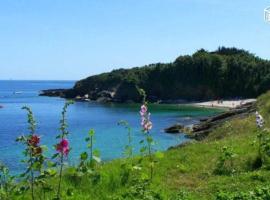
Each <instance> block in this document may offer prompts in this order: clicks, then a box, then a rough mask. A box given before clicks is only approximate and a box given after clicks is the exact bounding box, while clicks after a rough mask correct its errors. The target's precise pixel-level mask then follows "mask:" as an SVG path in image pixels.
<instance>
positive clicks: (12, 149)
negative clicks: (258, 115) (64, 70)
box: [0, 81, 219, 173]
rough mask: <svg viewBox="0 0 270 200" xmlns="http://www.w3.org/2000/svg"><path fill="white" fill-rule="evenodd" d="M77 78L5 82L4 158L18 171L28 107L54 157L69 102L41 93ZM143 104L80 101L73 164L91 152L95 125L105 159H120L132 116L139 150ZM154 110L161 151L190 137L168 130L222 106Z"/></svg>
mask: <svg viewBox="0 0 270 200" xmlns="http://www.w3.org/2000/svg"><path fill="white" fill-rule="evenodd" d="M73 84H74V82H73V81H0V105H2V106H3V108H1V109H0V155H1V158H0V160H1V161H2V162H3V163H5V164H6V165H8V166H9V167H10V169H11V171H12V172H13V173H17V172H19V171H20V170H21V169H22V166H23V165H22V164H21V163H20V160H21V159H22V153H21V151H22V149H23V147H22V146H21V145H20V144H18V143H16V142H15V139H16V137H18V136H19V135H21V134H23V133H27V123H26V113H25V111H23V110H22V109H21V107H22V106H24V105H27V106H30V107H31V108H32V110H33V112H34V115H35V117H36V120H37V122H38V129H37V133H38V134H39V135H41V136H42V139H41V141H42V144H45V145H47V146H48V152H47V154H48V155H51V154H53V152H54V150H53V147H52V145H53V144H55V143H56V140H55V136H56V135H57V134H58V133H59V119H60V112H61V109H62V107H63V104H64V102H65V100H64V99H61V98H57V97H40V96H38V93H39V91H40V90H42V89H53V88H70V87H72V86H73ZM139 109H140V105H139V104H98V103H95V102H76V103H75V104H74V105H72V106H71V107H70V108H69V110H68V123H69V131H70V132H71V135H70V137H69V140H70V143H71V146H72V151H71V153H70V156H69V162H70V163H71V164H75V163H76V162H77V161H78V158H79V155H80V153H81V152H82V151H84V150H85V146H86V144H85V142H84V138H85V136H86V134H87V132H88V130H89V129H91V128H94V129H95V131H96V143H95V147H96V148H98V149H99V150H100V153H101V158H102V160H111V159H114V158H120V157H121V156H123V155H122V152H123V148H124V146H125V144H127V133H126V131H125V129H124V128H123V127H120V126H118V125H117V122H118V121H120V120H126V121H128V122H129V123H130V125H131V126H132V135H133V144H134V148H135V151H136V152H138V149H139V148H140V146H139V141H140V140H141V139H142V134H141V133H140V116H139ZM150 112H151V113H152V115H151V116H152V121H153V124H154V126H153V130H152V134H153V137H154V139H155V140H156V141H157V145H156V146H155V148H156V149H158V150H166V149H167V148H168V147H170V146H173V145H176V144H179V143H181V142H184V141H186V140H187V138H185V137H184V135H182V134H178V135H170V134H166V133H164V132H163V129H164V128H165V127H167V126H169V125H172V124H173V123H176V122H180V123H183V124H192V123H194V122H197V121H198V119H199V118H201V117H204V116H209V115H213V114H215V113H217V112H219V111H218V110H214V109H204V108H196V107H188V106H176V105H150Z"/></svg>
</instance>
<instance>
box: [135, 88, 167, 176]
mask: <svg viewBox="0 0 270 200" xmlns="http://www.w3.org/2000/svg"><path fill="white" fill-rule="evenodd" d="M139 92H140V94H141V96H142V97H143V104H142V105H141V110H140V116H141V127H142V133H143V135H144V137H145V139H144V140H141V142H140V143H141V144H143V143H145V142H146V145H145V146H143V147H142V148H141V150H140V151H141V153H145V152H146V155H147V156H148V158H149V178H150V180H151V179H152V178H153V173H154V165H155V162H156V161H155V158H162V157H163V153H161V152H156V153H155V154H154V149H153V145H155V141H154V139H153V137H152V135H151V134H150V130H151V129H152V127H153V124H152V122H151V120H150V115H151V113H150V112H149V111H148V104H147V102H146V93H145V91H144V90H143V89H140V90H139Z"/></svg>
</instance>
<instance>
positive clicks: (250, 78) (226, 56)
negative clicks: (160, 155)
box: [45, 47, 270, 102]
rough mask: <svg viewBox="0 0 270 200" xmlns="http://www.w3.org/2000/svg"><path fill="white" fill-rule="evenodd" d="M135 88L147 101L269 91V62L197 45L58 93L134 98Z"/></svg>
mask: <svg viewBox="0 0 270 200" xmlns="http://www.w3.org/2000/svg"><path fill="white" fill-rule="evenodd" d="M138 88H143V89H144V90H145V91H146V93H147V95H148V100H149V101H165V102H168V101H170V102H178V101H181V100H209V99H216V98H235V97H243V98H251V97H257V96H258V95H260V94H261V93H263V92H265V91H267V90H268V89H270V62H269V61H267V60H263V59H260V58H258V57H256V56H254V55H253V54H251V53H249V52H247V51H244V50H240V49H236V48H224V47H222V48H219V49H218V50H217V51H214V52H207V51H205V50H203V49H202V50H199V51H197V52H196V53H194V54H193V55H192V56H180V57H178V58H177V59H176V60H175V61H174V62H172V63H167V64H161V63H157V64H152V65H148V66H144V67H140V68H139V67H136V68H132V69H118V70H113V71H112V72H110V73H103V74H100V75H95V76H90V77H88V78H86V79H83V80H80V81H78V82H77V83H76V84H75V86H74V88H72V89H70V90H65V91H61V93H60V96H62V97H65V98H76V97H78V96H80V97H84V96H85V95H86V96H87V98H89V99H92V100H97V101H105V102H106V101H114V102H130V101H133V102H139V101H141V97H140V95H139V92H138V90H137V89H138ZM48 94H50V93H48ZM45 95H46V94H45Z"/></svg>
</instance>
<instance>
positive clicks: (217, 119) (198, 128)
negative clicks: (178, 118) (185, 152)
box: [187, 102, 256, 140]
mask: <svg viewBox="0 0 270 200" xmlns="http://www.w3.org/2000/svg"><path fill="white" fill-rule="evenodd" d="M255 109H256V108H255V102H252V103H247V104H245V105H242V106H240V107H237V108H235V109H231V110H229V111H227V112H224V113H221V114H218V115H215V116H213V117H209V118H207V119H202V120H201V122H200V123H199V124H195V125H194V126H193V128H192V131H191V133H189V134H188V135H187V136H188V137H189V138H192V139H196V140H203V139H204V138H206V137H207V136H208V134H209V133H210V132H211V131H212V130H213V129H215V128H217V127H218V126H220V125H222V124H223V123H224V122H225V121H227V120H230V119H232V118H235V117H244V116H247V115H249V114H250V113H253V112H255Z"/></svg>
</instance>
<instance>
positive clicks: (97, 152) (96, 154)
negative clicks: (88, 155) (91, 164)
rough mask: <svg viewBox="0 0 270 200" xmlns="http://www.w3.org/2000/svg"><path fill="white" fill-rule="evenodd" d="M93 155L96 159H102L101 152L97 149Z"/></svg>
mask: <svg viewBox="0 0 270 200" xmlns="http://www.w3.org/2000/svg"><path fill="white" fill-rule="evenodd" d="M93 155H94V156H96V157H100V153H99V150H97V149H95V150H94V151H93Z"/></svg>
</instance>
